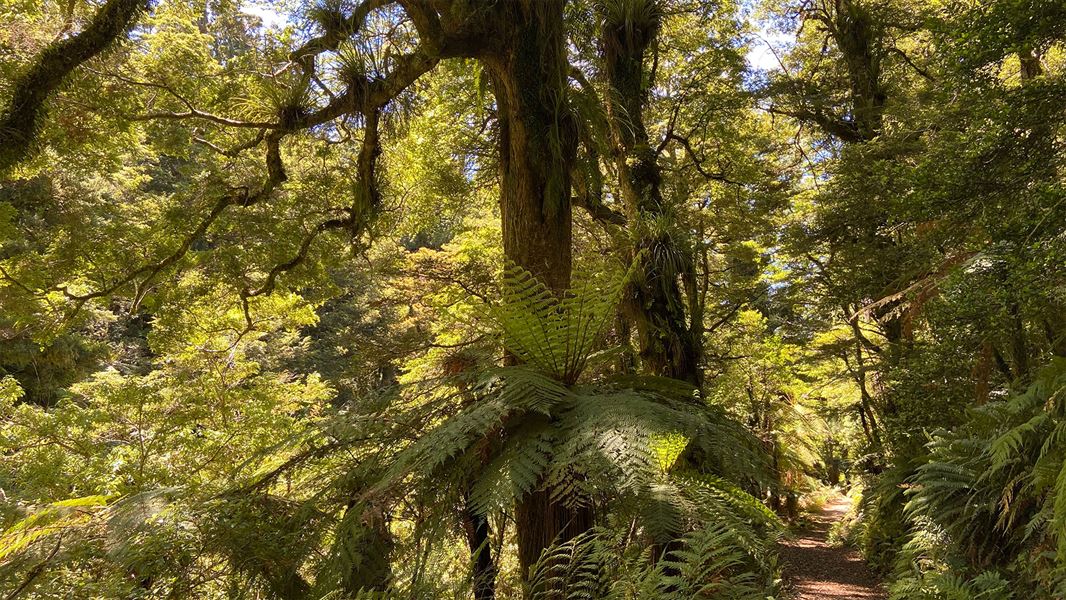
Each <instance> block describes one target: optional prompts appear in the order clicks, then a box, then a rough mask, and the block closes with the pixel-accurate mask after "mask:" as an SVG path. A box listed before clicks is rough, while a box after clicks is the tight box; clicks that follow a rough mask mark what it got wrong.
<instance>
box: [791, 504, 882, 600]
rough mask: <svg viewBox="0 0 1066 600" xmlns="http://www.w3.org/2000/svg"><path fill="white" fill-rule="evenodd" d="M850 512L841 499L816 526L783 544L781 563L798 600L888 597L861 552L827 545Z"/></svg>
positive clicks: (820, 515)
mask: <svg viewBox="0 0 1066 600" xmlns="http://www.w3.org/2000/svg"><path fill="white" fill-rule="evenodd" d="M847 511H848V501H847V499H845V498H837V499H835V500H833V501H831V502H830V503H829V504H827V505H826V506H825V508H823V509H822V511H821V512H820V513H818V514H816V515H813V517H812V523H811V524H810V525H809V526H807V527H806V528H804V529H802V530H800V531H797V532H796V534H795V537H793V538H791V539H787V540H785V541H784V542H782V543H781V547H780V551H781V561H782V564H783V567H784V571H785V576H786V578H787V580H788V583H789V588H790V589H791V590H792V591H793V596H792V597H793V598H794V599H795V600H823V599H824V600H844V599H848V600H883V599H884V598H886V597H887V596H886V595H885V592H884V590H883V589H882V588H881V586H880V584H879V583H878V580H877V577H875V576H874V575H873V573H872V572H871V571H870V568H869V567H868V566H867V565H866V563H865V562H864V561H863V560H862V557H861V556H859V554H858V553H857V552H855V551H854V550H852V549H850V548H836V547H833V546H830V545H829V544H827V543H826V539H827V538H828V537H829V528H830V527H832V525H833V523H835V522H837V521H839V520H840V519H841V518H843V516H844V514H845V513H846V512H847Z"/></svg>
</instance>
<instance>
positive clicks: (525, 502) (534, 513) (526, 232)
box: [479, 0, 593, 578]
mask: <svg viewBox="0 0 1066 600" xmlns="http://www.w3.org/2000/svg"><path fill="white" fill-rule="evenodd" d="M564 4H565V2H564V0H522V1H518V0H515V1H509V2H500V3H497V4H494V5H492V6H491V9H489V10H491V11H492V12H491V13H490V14H488V15H485V16H486V17H488V18H491V19H492V23H493V26H494V31H493V36H494V38H495V42H496V43H495V44H493V45H492V47H491V48H490V49H488V50H487V51H485V52H483V53H481V54H480V56H479V58H480V60H481V61H482V63H483V64H484V65H485V67H486V71H487V72H488V73H489V76H490V78H491V81H492V86H493V91H494V93H495V97H496V107H497V115H498V120H499V152H500V213H501V217H502V225H503V248H504V253H505V254H506V256H507V258H508V259H509V260H511V261H512V262H513V263H515V264H516V265H518V266H520V267H522V268H524V269H526V270H527V271H529V272H530V273H532V274H533V275H535V276H536V277H537V278H539V279H540V280H541V281H542V282H543V283H544V284H545V285H547V286H548V287H549V288H550V289H552V290H553V291H555V292H556V293H563V291H564V290H566V289H567V288H568V287H569V285H570V272H571V266H572V265H571V206H570V188H571V181H570V173H571V168H572V166H573V163H574V159H575V155H576V151H577V129H576V126H575V123H574V120H573V117H572V115H571V114H570V111H569V107H568V103H567V77H568V73H569V66H568V63H567V58H566V39H565V35H564V33H565V32H564V29H563V5H564ZM487 8H488V7H487ZM490 15H491V16H490ZM515 524H516V532H517V538H518V559H519V564H520V566H521V568H522V571H523V577H524V578H525V577H528V574H529V569H530V567H532V566H533V565H534V564H535V563H536V561H537V559H539V558H540V555H541V553H542V552H543V551H544V549H546V548H548V547H549V546H551V545H552V544H555V543H560V542H565V541H568V540H570V539H572V538H573V537H574V536H576V535H578V534H580V533H581V532H583V531H586V530H588V529H589V528H590V527H591V526H592V524H593V513H592V510H591V508H590V507H588V506H581V507H571V506H567V504H566V503H564V502H562V501H560V500H558V499H553V498H552V492H551V490H549V489H546V488H544V487H541V488H540V489H538V490H537V491H534V492H532V493H530V494H528V495H527V496H526V497H524V498H522V499H520V500H519V501H518V503H517V505H516V507H515Z"/></svg>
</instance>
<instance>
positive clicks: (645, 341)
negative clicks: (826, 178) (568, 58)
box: [601, 9, 702, 386]
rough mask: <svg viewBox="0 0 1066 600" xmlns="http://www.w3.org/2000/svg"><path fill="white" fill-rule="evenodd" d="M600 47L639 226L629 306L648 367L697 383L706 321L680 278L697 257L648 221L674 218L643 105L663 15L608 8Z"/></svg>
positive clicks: (634, 222) (618, 158)
mask: <svg viewBox="0 0 1066 600" xmlns="http://www.w3.org/2000/svg"><path fill="white" fill-rule="evenodd" d="M603 20H604V23H603V37H602V39H601V46H602V51H603V57H604V67H605V69H604V70H605V72H606V75H607V79H608V83H609V84H610V88H611V89H610V91H609V93H608V94H607V98H608V102H607V109H608V116H609V122H610V125H611V136H612V138H613V139H614V142H615V144H616V146H617V152H616V153H615V166H616V167H617V169H618V172H619V175H620V187H621V191H622V198H623V200H624V202H625V208H626V212H627V221H628V223H629V224H630V226H631V227H634V228H637V231H639V232H640V233H639V236H638V238H637V242H636V244H635V247H634V253H633V254H634V259H635V260H636V261H637V263H638V264H637V271H636V276H635V277H633V278H632V280H631V281H630V282H628V285H627V286H626V294H625V309H626V313H627V315H628V316H629V318H630V319H632V320H633V322H634V323H635V324H636V327H637V337H638V340H639V343H640V357H641V361H642V364H643V367H644V370H645V371H646V372H649V373H651V374H654V375H661V376H665V377H672V378H674V379H680V380H683V381H687V382H689V383H691V384H693V385H696V386H699V385H700V383H701V377H700V365H699V362H700V354H701V345H702V344H701V342H702V326H700V324H696V323H693V325H692V326H691V327H690V326H689V325H688V323H687V322H686V318H685V308H684V307H685V298H684V295H683V294H682V291H681V287H680V284H679V278H680V276H681V275H682V271H683V270H684V269H686V268H691V265H692V260H691V257H690V256H687V254H686V253H685V252H684V251H683V250H682V248H680V247H679V246H678V244H676V243H675V242H674V240H673V239H671V237H670V235H669V234H668V233H666V232H665V231H664V230H665V228H663V227H649V224H650V223H652V222H654V221H656V220H661V219H663V218H669V215H670V211H669V209H668V207H667V206H666V203H665V202H664V199H663V195H662V189H661V186H662V170H661V168H660V166H659V163H658V156H657V153H656V151H655V150H654V149H653V148H652V147H651V144H650V143H649V140H648V131H647V128H646V126H645V124H644V118H643V111H644V106H645V104H646V102H647V97H648V88H649V87H650V86H651V81H650V75H648V74H646V73H645V69H644V59H645V55H646V53H647V51H648V49H649V48H650V46H651V44H652V43H653V42H654V41H655V37H656V35H657V34H658V31H659V17H658V15H657V14H654V12H652V13H648V12H645V11H630V10H617V9H616V10H610V9H608V10H605V11H604V12H603Z"/></svg>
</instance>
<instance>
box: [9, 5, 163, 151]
mask: <svg viewBox="0 0 1066 600" xmlns="http://www.w3.org/2000/svg"><path fill="white" fill-rule="evenodd" d="M146 8H147V2H145V0H108V2H107V3H106V4H104V5H103V6H102V7H101V8H100V10H99V11H97V13H96V15H95V16H93V18H92V20H91V21H90V22H89V25H88V26H86V27H85V29H84V30H83V31H82V32H81V33H78V34H77V35H75V36H73V37H69V38H66V39H64V40H61V41H58V42H55V43H53V44H51V45H49V46H48V47H47V48H45V50H44V52H42V53H41V54H40V56H38V57H37V60H36V61H34V63H33V64H32V65H31V66H30V68H29V69H28V70H27V71H26V72H25V73H23V74H22V75H21V76H20V77H18V78H17V79H16V80H15V82H14V85H13V86H12V87H13V89H14V91H13V92H12V95H11V103H10V104H9V105H8V106H6V107H5V108H4V109H3V111H2V115H3V116H2V118H0V172H4V171H7V170H8V169H9V168H11V167H13V166H14V165H15V164H17V163H19V162H20V161H22V160H23V159H25V158H26V157H27V156H28V155H29V154H30V148H31V145H32V143H33V140H34V138H35V137H36V135H37V130H38V128H39V127H40V121H41V117H42V116H43V115H44V112H45V103H46V102H47V100H48V97H49V96H51V95H52V93H53V92H54V91H55V90H56V88H58V87H59V85H60V84H62V83H63V80H64V79H66V78H67V76H68V75H70V73H71V72H72V71H74V69H76V68H77V67H78V66H79V65H81V64H82V63H84V62H85V61H87V60H89V59H91V58H93V57H94V56H97V55H98V54H100V53H101V52H103V51H104V50H105V49H107V47H108V46H110V45H111V44H112V43H113V42H114V41H115V40H116V39H117V38H119V37H120V36H122V35H124V34H125V33H126V32H127V31H129V29H130V28H131V27H132V26H133V23H134V22H135V21H136V20H137V17H138V16H139V15H140V14H141V12H142V11H144V10H145V9H146Z"/></svg>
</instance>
